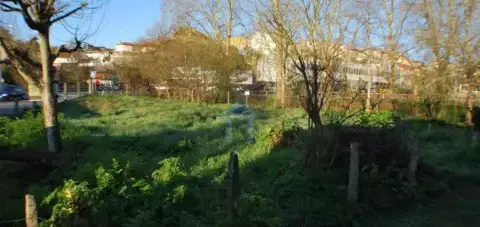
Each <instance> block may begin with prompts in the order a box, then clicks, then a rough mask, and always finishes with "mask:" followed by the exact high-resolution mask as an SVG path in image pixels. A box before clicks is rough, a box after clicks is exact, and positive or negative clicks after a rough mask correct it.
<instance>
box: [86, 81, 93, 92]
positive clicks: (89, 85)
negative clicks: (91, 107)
mask: <svg viewBox="0 0 480 227" xmlns="http://www.w3.org/2000/svg"><path fill="white" fill-rule="evenodd" d="M87 83H88V94H92V79H88V82H87Z"/></svg>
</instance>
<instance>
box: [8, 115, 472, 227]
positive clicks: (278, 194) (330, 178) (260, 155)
mask: <svg viewBox="0 0 480 227" xmlns="http://www.w3.org/2000/svg"><path fill="white" fill-rule="evenodd" d="M77 108H78V107H77ZM265 114H267V113H265ZM69 117H73V118H75V117H80V118H82V117H85V116H82V115H69ZM266 118H268V117H266ZM232 125H234V127H235V128H238V131H236V132H235V133H234V136H233V142H232V143H230V144H225V126H226V125H225V124H224V123H218V124H214V123H212V124H210V125H205V126H203V127H199V128H195V129H192V128H162V129H160V130H158V131H156V132H152V133H150V134H138V135H132V134H124V135H114V136H112V135H109V134H108V133H107V131H105V129H104V128H103V127H95V126H90V127H84V128H78V130H80V131H81V130H85V131H87V132H88V133H87V134H85V135H83V136H81V137H77V138H71V139H70V140H67V141H65V144H66V145H67V146H69V147H71V149H73V150H74V149H75V147H78V145H79V144H83V143H86V144H88V146H87V147H86V149H85V150H84V151H83V152H84V153H83V154H82V155H81V156H79V157H78V158H75V159H73V160H72V162H71V163H69V165H68V166H65V167H63V168H62V169H61V170H60V171H58V172H56V173H53V174H50V175H47V176H46V177H47V178H49V180H48V184H43V185H41V186H36V187H37V189H35V190H33V189H32V188H31V187H30V188H28V189H27V185H28V184H21V185H20V186H17V187H18V188H17V189H16V190H12V189H10V190H9V192H8V193H11V194H9V195H10V196H6V197H5V198H6V199H7V198H8V201H9V202H8V203H6V204H8V205H13V206H10V207H8V208H9V209H8V210H7V209H6V208H3V207H2V210H0V220H7V219H12V218H18V217H21V215H23V203H22V200H23V194H24V193H25V192H33V193H34V194H35V195H36V198H37V199H38V200H41V199H42V198H43V197H44V196H45V195H46V193H47V192H50V191H52V189H53V188H54V187H56V186H59V185H62V183H63V180H66V179H74V180H76V181H87V182H89V184H90V185H93V186H94V185H96V184H97V179H96V178H95V170H97V169H98V167H100V166H103V167H104V168H106V169H108V168H110V167H111V166H112V159H114V158H115V159H117V160H118V161H119V163H121V165H122V166H124V165H125V163H126V162H130V169H131V171H130V172H129V175H128V178H130V177H131V178H136V179H147V180H149V181H150V180H152V178H156V177H154V176H153V175H155V174H154V173H156V174H160V175H162V174H165V179H168V180H167V181H166V183H159V184H157V185H156V186H155V187H156V188H155V189H154V192H155V193H153V195H146V194H145V195H144V194H141V196H140V197H135V196H131V197H128V198H125V199H123V200H121V199H119V201H116V202H117V205H111V207H109V209H111V210H109V212H111V213H108V214H109V215H112V216H114V217H115V218H111V220H110V221H109V223H108V224H109V225H111V226H120V225H122V224H126V223H130V221H131V219H133V217H134V216H135V215H137V213H136V212H137V211H143V212H150V211H151V212H152V213H153V214H150V216H148V217H149V219H150V220H152V221H154V222H155V223H156V224H157V226H158V225H161V224H163V225H165V226H292V227H293V226H341V225H347V224H352V223H351V222H350V221H351V220H350V219H349V217H347V214H346V213H345V204H344V202H343V201H344V200H345V194H346V190H345V182H346V179H347V175H346V174H345V172H330V171H324V170H312V171H308V170H305V169H303V168H302V167H301V166H300V163H301V161H300V159H301V153H300V151H299V150H298V149H296V148H295V146H294V145H295V144H293V143H297V142H298V141H293V143H292V144H286V145H283V146H272V145H271V144H270V143H271V141H268V140H270V139H271V138H270V137H266V138H257V143H255V144H246V143H245V139H246V136H245V135H246V130H247V128H246V127H245V126H246V120H245V119H234V120H233V123H232ZM363 139H364V140H363ZM344 140H345V141H344V142H342V144H343V143H345V144H347V145H348V143H349V142H352V141H354V140H355V141H356V142H359V140H362V142H363V143H364V144H365V143H367V144H370V143H373V142H367V141H375V142H376V144H380V143H383V142H385V141H381V140H378V139H377V140H376V139H375V137H373V136H372V135H369V134H364V135H363V136H358V137H355V136H345V138H344ZM371 146H375V144H371ZM365 149H370V148H368V147H367V148H365ZM73 150H72V151H73ZM232 150H236V151H238V152H239V155H240V162H241V170H240V171H241V175H240V179H241V195H240V214H241V215H240V218H239V219H238V220H237V221H235V222H230V221H228V219H227V218H226V217H227V215H228V214H227V211H226V210H227V208H226V207H227V206H226V194H227V191H226V185H225V182H226V181H225V179H224V178H225V172H226V165H227V162H228V156H229V155H228V152H230V151H232ZM165 160H172V161H171V162H167V163H162V164H159V163H160V162H162V161H165ZM174 160H178V162H175V161H174ZM169 165H170V166H169ZM177 165H178V166H177ZM18 176H19V175H18V174H17V175H15V174H14V175H12V178H11V179H13V181H15V180H16V179H18ZM162 176H163V175H162ZM2 177H3V176H2ZM2 179H3V178H2ZM32 181H33V182H35V181H37V182H38V179H33V180H32ZM32 181H30V182H32ZM153 181H155V179H153ZM18 182H20V180H19V181H18ZM4 186H5V185H4ZM361 187H365V184H363V185H362V186H361ZM38 188H42V189H41V190H40V189H38ZM45 188H47V189H45ZM388 189H390V190H391V188H388ZM1 190H2V191H4V190H6V189H1ZM128 190H131V189H128ZM365 190H366V191H367V192H368V191H370V193H372V194H373V195H370V197H369V198H375V199H377V200H378V201H376V203H374V204H376V207H375V209H374V211H378V212H379V213H381V212H382V209H385V207H388V205H389V206H390V207H391V206H392V202H391V201H392V200H391V198H387V197H388V196H382V195H381V194H375V193H373V192H375V190H374V189H369V188H367V189H365ZM382 190H384V189H382ZM129 192H130V191H129ZM177 194H178V197H176V196H177ZM386 194H388V193H386ZM135 195H136V196H138V195H137V194H135ZM108 198H109V199H112V200H113V199H114V198H113V197H108ZM166 198H168V199H166ZM98 199H103V198H98ZM106 202H112V201H110V200H106ZM363 202H364V201H362V203H363ZM365 203H368V204H369V205H370V204H372V202H371V201H368V202H365ZM365 209H366V210H369V211H371V210H372V208H365ZM2 211H6V212H5V213H4V212H2ZM7 211H8V212H7ZM116 211H118V215H117V216H115V215H116V214H115V213H114V212H116ZM372 212H373V211H372ZM49 215H50V213H49V209H46V207H43V208H42V209H41V210H40V216H41V217H48V216H49ZM375 215H376V214H373V213H372V215H371V216H370V217H373V216H375ZM117 217H121V218H120V219H116V218H117ZM135 217H136V216H135ZM356 218H358V220H359V221H360V223H369V224H365V226H380V225H373V224H375V221H374V220H367V221H366V220H365V219H364V218H363V219H362V218H361V217H356ZM467 218H468V217H467ZM92 220H94V219H92ZM369 221H370V222H369ZM90 224H91V226H99V225H100V224H99V223H95V222H94V221H92V222H91V223H90ZM385 226H389V225H385ZM406 226H407V225H406ZM425 226H427V225H425Z"/></svg>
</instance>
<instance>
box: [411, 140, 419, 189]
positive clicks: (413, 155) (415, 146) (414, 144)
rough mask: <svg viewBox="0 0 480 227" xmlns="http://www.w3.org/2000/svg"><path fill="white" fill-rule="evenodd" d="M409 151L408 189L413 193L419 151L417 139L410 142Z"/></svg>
mask: <svg viewBox="0 0 480 227" xmlns="http://www.w3.org/2000/svg"><path fill="white" fill-rule="evenodd" d="M411 143H412V145H411V149H410V163H409V165H408V188H409V189H410V191H411V192H413V191H414V187H415V186H416V185H417V182H416V180H415V176H416V174H417V168H418V160H419V156H420V150H419V148H418V139H417V138H413V139H412V141H411Z"/></svg>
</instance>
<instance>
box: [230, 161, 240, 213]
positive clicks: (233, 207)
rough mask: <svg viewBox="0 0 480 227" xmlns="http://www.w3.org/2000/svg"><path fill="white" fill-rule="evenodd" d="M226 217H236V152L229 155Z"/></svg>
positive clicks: (237, 165) (237, 167)
mask: <svg viewBox="0 0 480 227" xmlns="http://www.w3.org/2000/svg"><path fill="white" fill-rule="evenodd" d="M227 176H228V178H229V185H228V195H227V198H228V215H229V217H230V218H231V219H233V218H236V217H238V205H239V198H240V167H239V164H238V154H237V152H232V153H230V160H229V161H228V173H227Z"/></svg>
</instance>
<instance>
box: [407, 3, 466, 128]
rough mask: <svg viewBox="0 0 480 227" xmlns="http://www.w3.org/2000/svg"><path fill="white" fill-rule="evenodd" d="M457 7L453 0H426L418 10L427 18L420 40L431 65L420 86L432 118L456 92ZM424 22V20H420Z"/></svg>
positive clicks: (422, 73)
mask: <svg viewBox="0 0 480 227" xmlns="http://www.w3.org/2000/svg"><path fill="white" fill-rule="evenodd" d="M455 8H456V4H454V0H449V1H448V2H447V4H444V2H443V1H436V0H423V1H422V2H421V4H419V5H416V10H417V11H418V12H419V15H420V16H421V17H422V18H423V19H424V20H423V21H424V23H421V24H420V25H419V27H418V29H419V31H418V33H417V41H418V43H419V47H420V48H423V49H425V51H426V53H427V54H426V57H427V59H424V60H426V61H427V62H429V63H428V65H427V66H426V67H424V68H423V69H422V70H420V72H419V78H417V79H416V80H417V83H418V85H420V87H421V91H420V92H419V93H420V94H419V95H420V98H421V101H422V104H423V106H424V107H425V108H426V110H427V115H428V116H429V118H430V119H431V118H434V117H435V115H436V113H437V111H436V110H437V109H438V106H439V105H440V103H441V102H443V101H445V100H446V99H447V98H448V97H449V95H450V94H451V91H452V90H453V87H452V86H451V84H452V82H453V81H452V79H453V75H454V74H452V67H451V66H452V57H453V56H454V55H455V45H454V43H455V40H456V37H457V35H458V31H459V30H458V28H459V27H458V21H457V20H458V18H457V17H456V15H455ZM418 21H422V20H418Z"/></svg>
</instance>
